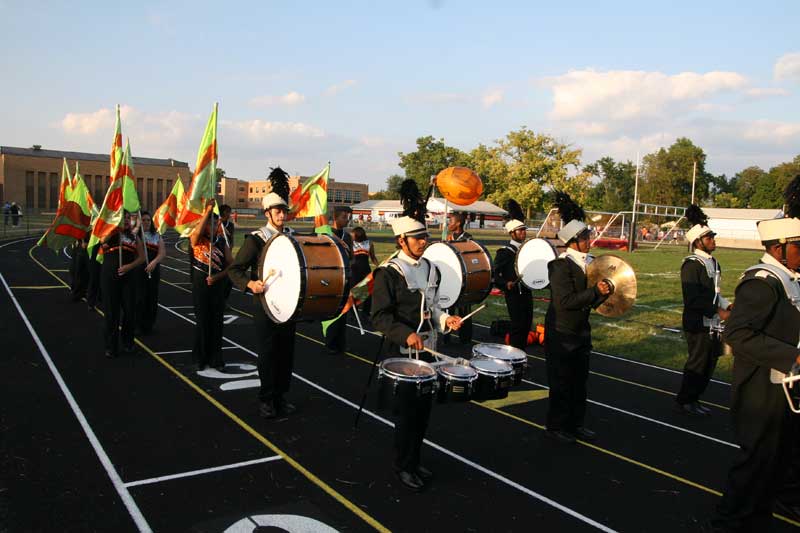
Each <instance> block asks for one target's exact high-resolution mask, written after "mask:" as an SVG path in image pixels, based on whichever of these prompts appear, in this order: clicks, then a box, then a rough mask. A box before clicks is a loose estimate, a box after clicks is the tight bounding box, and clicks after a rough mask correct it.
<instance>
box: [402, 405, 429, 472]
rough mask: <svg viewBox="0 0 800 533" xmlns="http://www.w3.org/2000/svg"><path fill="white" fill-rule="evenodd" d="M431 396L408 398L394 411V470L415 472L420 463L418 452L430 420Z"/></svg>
mask: <svg viewBox="0 0 800 533" xmlns="http://www.w3.org/2000/svg"><path fill="white" fill-rule="evenodd" d="M432 406H433V395H432V394H428V395H426V396H420V397H418V398H410V399H408V400H407V401H403V402H401V403H400V404H399V405H398V406H397V408H396V410H395V414H396V420H395V425H394V454H395V455H394V468H395V470H398V471H400V470H402V471H405V472H415V471H416V470H417V467H418V466H419V462H420V451H421V450H422V441H423V440H424V439H425V432H426V431H427V430H428V422H429V421H430V418H431V407H432Z"/></svg>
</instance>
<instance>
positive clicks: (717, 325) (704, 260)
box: [683, 254, 730, 338]
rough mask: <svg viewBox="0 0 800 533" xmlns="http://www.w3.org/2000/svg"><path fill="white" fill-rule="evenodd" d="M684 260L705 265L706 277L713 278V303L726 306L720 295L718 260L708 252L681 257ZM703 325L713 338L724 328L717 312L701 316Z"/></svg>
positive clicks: (717, 336)
mask: <svg viewBox="0 0 800 533" xmlns="http://www.w3.org/2000/svg"><path fill="white" fill-rule="evenodd" d="M686 261H697V262H698V263H700V264H702V265H703V266H704V267H705V269H706V273H708V277H709V278H711V279H713V280H714V301H713V303H714V305H716V306H717V307H723V308H727V307H728V304H729V303H730V302H728V300H726V299H725V298H724V297H723V296H722V290H721V284H720V280H721V275H720V271H719V262H717V260H716V259H714V257H712V256H711V254H709V256H708V257H703V256H702V255H697V254H692V255H689V256H686V257H684V258H683V262H684V263H685V262H686ZM703 326H705V327H707V328H708V334H709V335H710V336H711V337H714V338H719V337H720V335H721V334H722V332H723V331H724V330H725V326H724V325H723V324H722V321H721V319H720V318H719V314H718V313H714V316H713V317H712V318H706V317H703Z"/></svg>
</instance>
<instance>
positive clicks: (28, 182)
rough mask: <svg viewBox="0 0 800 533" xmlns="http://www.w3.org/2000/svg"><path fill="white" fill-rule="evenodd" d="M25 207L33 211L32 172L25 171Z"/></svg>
mask: <svg viewBox="0 0 800 533" xmlns="http://www.w3.org/2000/svg"><path fill="white" fill-rule="evenodd" d="M25 207H26V208H28V209H33V171H32V170H26V171H25Z"/></svg>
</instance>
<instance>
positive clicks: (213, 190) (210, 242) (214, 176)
mask: <svg viewBox="0 0 800 533" xmlns="http://www.w3.org/2000/svg"><path fill="white" fill-rule="evenodd" d="M218 107H219V102H214V117H216V116H217V109H218ZM216 126H217V122H216V118H215V119H214V140H215V141H216V139H217V131H216V130H217V128H216ZM214 161H215V163H214V171H213V172H212V173H211V198H213V199H214V207H212V208H211V213H209V215H208V216H209V217H210V218H211V224H210V227H209V229H208V234H209V235H208V277H209V278H210V277H211V263H212V259H213V257H214V254H213V252H212V250H211V247H212V246H213V245H214V208H215V207H216V206H217V184H216V179H217V165H216V161H217V150H216V148H215V149H214ZM195 171H197V169H195ZM223 231H225V230H223Z"/></svg>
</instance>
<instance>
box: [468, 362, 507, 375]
mask: <svg viewBox="0 0 800 533" xmlns="http://www.w3.org/2000/svg"><path fill="white" fill-rule="evenodd" d="M472 361H475V362H480V361H492V362H495V363H498V362H499V363H503V364H505V365H506V366H507V367H508V368H507V369H504V370H489V369H488V368H484V369H481V368H478V367H476V366H473V364H472ZM472 361H470V363H469V364H470V366H472V368H474V369H475V371H476V372H477V373H478V374H483V375H485V376H495V377H506V376H513V375H514V367H513V366H511V365H510V364H509V363H506V362H505V361H498V360H497V359H473V360H472Z"/></svg>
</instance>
